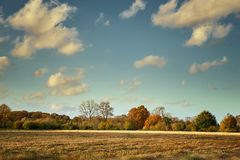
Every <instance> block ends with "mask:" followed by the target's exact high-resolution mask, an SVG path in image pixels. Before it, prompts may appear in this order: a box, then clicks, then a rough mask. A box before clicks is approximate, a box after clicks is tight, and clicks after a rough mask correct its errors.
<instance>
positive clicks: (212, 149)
mask: <svg viewBox="0 0 240 160" xmlns="http://www.w3.org/2000/svg"><path fill="white" fill-rule="evenodd" d="M190 133H191V132H188V133H184V132H179V133H178V132H155V131H154V132H148V131H147V132H146V131H113V132H112V131H0V159H13V160H15V159H71V160H75V159H76V160H77V159H79V160H94V159H96V160H101V159H113V160H115V159H116V160H118V159H119V160H136V159H149V160H155V159H164V160H165V159H166V160H168V159H169V160H170V159H183V160H185V159H186V160H188V159H216V160H217V159H232V160H234V159H240V135H239V134H223V135H220V134H213V133H210V134H209V133H207V134H204V133H200V134H199V133H191V134H190Z"/></svg>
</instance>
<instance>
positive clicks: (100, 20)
mask: <svg viewBox="0 0 240 160" xmlns="http://www.w3.org/2000/svg"><path fill="white" fill-rule="evenodd" d="M98 23H100V24H102V25H104V26H106V27H108V26H110V25H111V21H110V20H109V19H107V18H106V17H105V15H104V13H103V12H101V13H99V16H98V18H97V19H96V20H95V24H98Z"/></svg>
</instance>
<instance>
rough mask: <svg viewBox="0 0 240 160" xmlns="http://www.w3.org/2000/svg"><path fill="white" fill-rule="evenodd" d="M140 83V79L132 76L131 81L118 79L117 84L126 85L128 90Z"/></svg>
mask: <svg viewBox="0 0 240 160" xmlns="http://www.w3.org/2000/svg"><path fill="white" fill-rule="evenodd" d="M142 83H143V82H142V81H141V80H139V79H137V78H134V79H133V80H131V81H127V80H120V81H119V85H120V86H121V87H126V88H128V89H130V90H133V89H136V88H138V87H139V86H141V85H142Z"/></svg>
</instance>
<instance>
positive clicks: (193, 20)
mask: <svg viewBox="0 0 240 160" xmlns="http://www.w3.org/2000/svg"><path fill="white" fill-rule="evenodd" d="M217 2H218V3H217ZM228 2H229V3H228V4H226V3H225V2H224V1H223V0H221V1H219V0H204V3H203V2H202V0H201V1H200V0H195V1H184V0H181V1H180V0H179V1H176V0H171V1H169V0H161V1H160V0H125V1H117V0H115V1H114V0H102V1H98V0H71V1H64V0H59V1H56V0H52V1H50V0H45V1H42V0H29V1H28V0H21V1H17V2H16V1H15V0H2V1H0V6H1V10H0V11H1V12H0V14H1V18H0V103H6V104H9V106H10V107H11V108H12V109H13V110H29V111H36V110H38V111H45V112H57V113H60V114H68V115H70V116H76V115H78V111H77V107H78V106H79V104H81V102H82V101H84V100H88V99H94V100H95V101H97V102H100V101H105V100H108V101H110V103H111V105H112V107H114V114H115V115H118V114H126V113H127V112H128V110H129V109H130V108H132V107H135V106H139V105H141V104H144V105H145V106H146V107H147V108H148V109H149V110H150V111H151V110H152V109H154V108H155V107H157V106H164V107H165V108H166V111H167V112H170V113H171V114H172V115H173V116H178V117H180V118H184V117H188V116H194V115H197V114H198V113H199V112H201V111H202V110H209V111H211V112H212V113H213V114H215V115H216V117H217V119H221V118H223V116H224V115H225V114H227V113H231V114H233V115H238V114H240V108H239V103H240V101H239V90H240V85H239V82H240V66H239V65H240V63H239V60H240V55H239V51H240V45H239V41H240V27H239V26H240V5H239V4H240V0H229V1H228ZM202 4H205V5H204V6H203V5H202ZM206 12H207V13H208V14H206Z"/></svg>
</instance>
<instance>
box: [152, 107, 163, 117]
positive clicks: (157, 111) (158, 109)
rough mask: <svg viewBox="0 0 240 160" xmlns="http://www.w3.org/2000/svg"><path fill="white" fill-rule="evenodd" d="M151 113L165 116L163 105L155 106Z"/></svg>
mask: <svg viewBox="0 0 240 160" xmlns="http://www.w3.org/2000/svg"><path fill="white" fill-rule="evenodd" d="M152 112H153V114H156V115H159V116H161V117H165V114H166V113H165V107H156V108H155V109H154V110H153V111H152Z"/></svg>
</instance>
